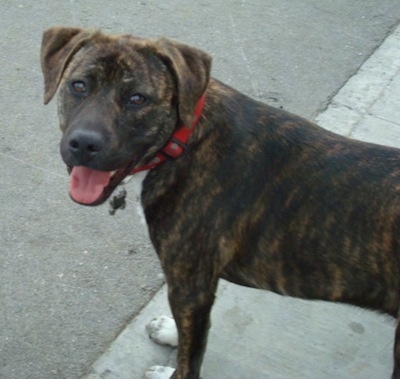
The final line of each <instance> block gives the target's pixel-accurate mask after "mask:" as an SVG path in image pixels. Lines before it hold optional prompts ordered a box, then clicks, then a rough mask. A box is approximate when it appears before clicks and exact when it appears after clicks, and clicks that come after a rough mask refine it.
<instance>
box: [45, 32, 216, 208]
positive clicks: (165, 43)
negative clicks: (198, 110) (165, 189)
mask: <svg viewBox="0 0 400 379" xmlns="http://www.w3.org/2000/svg"><path fill="white" fill-rule="evenodd" d="M41 64H42V71H43V75H44V82H45V94H44V102H45V104H47V103H48V102H49V101H50V100H51V99H52V98H53V96H54V95H55V93H56V92H57V89H59V92H58V108H59V118H60V127H61V130H62V132H63V137H62V139H61V144H60V150H61V155H62V158H63V160H64V162H65V164H66V165H67V166H68V168H69V169H70V172H71V186H70V193H71V197H72V198H73V199H74V200H75V201H77V202H79V203H82V204H86V205H97V204H101V203H102V202H104V201H105V200H106V199H107V198H108V197H109V196H110V194H111V193H112V191H113V190H114V189H115V187H116V186H117V185H118V184H119V183H120V182H121V181H122V180H123V179H124V178H125V177H126V176H127V175H129V173H130V172H131V170H132V169H133V167H135V166H137V165H142V164H145V163H147V162H148V161H150V160H151V159H152V158H153V157H154V156H155V154H156V153H157V151H159V150H160V149H161V148H162V147H163V146H164V145H165V144H166V142H167V141H168V140H169V138H170V137H171V135H172V134H173V132H174V131H175V130H176V128H177V127H178V126H179V125H180V124H182V123H183V124H185V125H191V122H192V118H193V114H194V109H195V106H196V103H197V101H198V100H199V98H200V96H201V95H202V94H203V93H204V91H205V89H206V87H207V84H208V81H209V74H210V66H211V58H210V57H209V56H208V55H207V54H206V53H204V52H202V51H200V50H198V49H196V48H193V47H190V46H187V45H183V44H180V43H178V42H174V41H170V40H168V39H159V40H155V41H152V40H146V39H141V38H137V37H134V36H130V35H120V36H111V35H105V34H103V33H101V32H99V31H92V30H86V29H79V28H64V27H54V28H51V29H48V30H47V31H45V32H44V34H43V40H42V49H41Z"/></svg>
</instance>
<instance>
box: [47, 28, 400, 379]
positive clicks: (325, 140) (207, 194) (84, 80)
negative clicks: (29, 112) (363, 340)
mask: <svg viewBox="0 0 400 379" xmlns="http://www.w3.org/2000/svg"><path fill="white" fill-rule="evenodd" d="M41 66H42V71H43V74H44V87H45V90H44V102H45V104H47V103H48V102H49V101H50V100H51V99H52V98H53V96H54V95H55V94H56V92H57V91H58V110H59V111H58V112H59V119H60V128H61V131H62V139H61V143H60V152H61V156H62V159H63V160H64V162H65V164H66V166H67V167H68V170H69V172H70V196H71V198H72V199H73V200H74V201H76V202H78V203H81V204H85V205H98V204H101V203H103V202H104V201H105V200H106V199H107V198H108V197H109V196H110V195H111V193H112V192H113V190H114V189H115V188H116V187H117V186H118V185H119V184H120V183H121V182H122V181H123V180H124V178H126V177H127V176H130V175H134V177H135V176H137V177H139V178H141V179H142V184H141V186H142V187H141V205H142V208H143V211H144V214H145V219H146V223H147V226H148V230H149V234H150V238H151V241H152V244H153V245H154V247H155V250H156V252H157V254H158V256H159V259H160V262H161V265H162V268H163V271H164V273H165V277H166V282H167V285H168V298H169V303H170V306H171V310H172V313H173V316H174V320H175V323H176V327H177V333H178V338H177V339H178V352H177V365H176V366H177V367H176V369H175V370H174V369H172V368H171V369H168V368H162V367H161V368H160V367H159V368H156V369H153V370H152V371H150V372H149V373H148V374H147V375H148V377H151V378H157V379H160V378H173V379H197V378H199V376H200V368H201V364H202V360H203V355H204V351H205V348H206V342H207V334H208V329H209V326H210V310H211V307H212V305H213V302H214V297H215V291H216V288H217V283H218V280H219V278H224V279H227V280H229V281H231V282H233V283H237V284H240V285H244V286H249V287H256V288H262V289H266V290H270V291H274V292H277V293H279V294H282V295H288V296H294V297H299V298H306V299H320V300H327V301H333V302H344V303H349V304H353V305H357V306H359V307H364V308H368V309H372V310H377V311H380V312H385V313H387V314H389V315H391V316H393V317H395V318H397V317H398V311H399V295H400V293H399V289H400V283H399V280H400V273H399V270H400V262H399V259H400V150H398V149H395V148H390V147H384V146H378V145H375V144H369V143H365V142H360V141H356V140H352V139H348V138H345V137H342V136H339V135H336V134H334V133H332V132H329V131H327V130H324V129H322V128H321V127H319V126H317V125H315V124H314V123H312V122H309V121H307V120H305V119H303V118H301V117H298V116H296V115H293V114H290V113H288V112H286V111H284V110H282V109H276V108H273V107H271V106H269V105H266V104H263V103H261V102H258V101H255V100H253V99H251V98H249V97H247V96H245V95H244V94H242V93H240V92H238V91H236V90H235V89H233V88H231V87H229V86H227V85H225V84H223V83H221V82H219V81H218V80H216V79H214V78H211V77H210V69H211V58H210V56H209V55H208V54H207V53H205V52H203V51H201V50H199V49H197V48H194V47H190V46H187V45H185V44H182V43H180V42H177V41H172V40H169V39H166V38H160V39H157V40H148V39H142V38H138V37H135V36H132V35H106V34H103V33H102V32H100V31H97V30H87V29H80V28H67V27H53V28H50V29H48V30H46V31H45V32H44V34H43V39H42V47H41ZM164 321H165V320H164ZM169 326H171V325H169ZM156 328H157V325H156ZM153 329H154V328H153ZM173 339H174V338H173ZM392 377H393V378H400V327H399V326H397V329H396V333H395V341H394V369H393V376H392Z"/></svg>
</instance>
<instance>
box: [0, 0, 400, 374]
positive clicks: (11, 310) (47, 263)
mask: <svg viewBox="0 0 400 379" xmlns="http://www.w3.org/2000/svg"><path fill="white" fill-rule="evenodd" d="M399 5H400V4H399V0H332V1H320V0H296V1H295V0H254V1H235V0H232V1H222V0H220V1H218V0H214V1H211V0H201V1H178V0H165V1H163V2H159V1H145V0H142V1H128V0H119V1H116V0H111V1H110V0H107V1H105V0H101V1H94V0H88V1H83V0H82V1H79V0H69V1H66V0H64V1H52V2H50V1H44V0H37V1H27V0H26V1H23V0H21V1H13V2H1V3H0V32H1V36H2V38H1V40H0V67H1V70H0V96H1V101H0V123H1V128H2V133H1V136H0V170H1V172H2V174H3V181H2V183H3V184H2V185H1V186H0V200H1V202H2V207H1V210H2V212H1V222H0V238H1V241H0V242H1V243H0V378H5V379H25V378H33V379H50V378H51V379H53V378H54V379H60V378H67V379H71V378H79V377H80V376H81V375H82V374H83V373H84V372H85V370H86V369H87V367H89V366H90V364H91V363H92V362H93V361H94V360H95V359H96V358H97V357H98V356H99V354H101V353H102V352H103V351H104V350H105V349H106V348H107V346H108V345H109V343H110V342H111V341H113V339H114V338H115V336H116V335H117V334H118V332H119V331H120V330H122V328H123V327H124V326H125V325H126V324H127V322H128V321H129V320H130V319H131V318H132V317H134V316H135V315H136V314H137V312H138V311H139V310H140V309H141V308H142V307H143V306H144V305H145V304H147V302H148V301H149V299H151V297H152V295H153V294H154V293H155V291H156V290H157V289H158V288H159V287H160V285H161V284H162V275H161V270H160V267H159V264H158V261H157V258H156V255H155V253H154V252H153V251H152V248H151V246H150V243H149V241H148V239H147V236H146V231H145V230H144V228H143V226H142V225H141V224H140V223H139V221H138V217H137V216H136V212H135V199H133V196H132V195H131V197H130V198H129V201H128V207H127V209H126V210H124V211H123V212H119V213H117V215H115V216H114V217H110V216H108V211H107V207H105V206H102V207H98V208H95V209H88V208H85V207H79V206H77V205H75V204H73V203H72V202H71V201H70V200H69V198H68V195H67V181H68V180H67V175H66V172H65V168H64V166H63V164H62V162H61V159H60V158H59V155H58V140H59V137H60V135H59V132H58V130H57V117H56V106H55V102H54V103H52V104H50V105H49V106H47V107H44V106H43V104H42V96H43V93H42V91H43V81H42V76H41V72H40V66H39V49H40V42H41V33H42V31H43V29H45V28H46V27H48V26H51V25H55V24H64V25H75V26H86V27H98V28H101V29H103V30H104V31H107V32H116V33H122V32H123V33H125V32H129V33H133V34H137V35H141V36H150V37H157V36H161V35H164V36H169V37H172V38H176V39H179V40H181V41H184V42H186V43H188V44H193V45H195V46H198V47H200V48H202V49H204V50H206V51H208V52H209V53H211V54H212V55H213V57H214V61H213V62H214V66H213V76H215V77H217V78H219V79H220V80H222V81H224V82H226V83H228V84H230V85H232V86H234V87H236V88H238V89H240V90H241V91H243V92H245V93H246V94H248V95H250V96H253V97H255V98H258V99H260V100H262V101H265V102H268V103H270V104H272V105H275V106H282V107H284V108H285V109H287V110H289V111H292V112H295V113H298V114H300V115H302V116H305V117H308V118H314V117H315V116H316V115H317V114H318V113H319V112H320V111H322V110H323V109H325V107H326V106H327V104H328V102H329V100H330V99H331V98H332V96H334V95H335V94H336V93H337V91H338V90H339V89H340V88H341V87H342V85H343V84H344V83H345V82H346V81H347V80H348V78H349V77H350V76H352V75H353V74H354V73H355V72H356V71H357V69H358V68H359V66H360V65H361V64H362V63H363V62H364V61H365V60H366V59H367V58H368V57H369V56H370V55H371V54H372V52H373V51H374V50H375V49H376V48H377V47H378V46H379V45H380V43H381V42H382V41H383V39H384V38H385V36H386V35H388V33H389V32H390V31H391V30H392V29H393V27H394V26H395V25H397V24H398V22H399V20H400V6H399ZM128 196H129V195H128Z"/></svg>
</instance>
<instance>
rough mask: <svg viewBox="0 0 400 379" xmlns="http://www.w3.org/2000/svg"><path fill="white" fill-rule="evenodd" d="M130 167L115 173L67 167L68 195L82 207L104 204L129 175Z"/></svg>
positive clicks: (80, 167)
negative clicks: (68, 176) (68, 177)
mask: <svg viewBox="0 0 400 379" xmlns="http://www.w3.org/2000/svg"><path fill="white" fill-rule="evenodd" d="M131 167H132V165H128V166H127V167H125V168H121V169H119V170H116V171H110V172H108V171H98V170H93V169H91V168H88V167H84V166H74V167H68V171H69V173H70V185H69V193H70V196H71V198H72V200H74V201H75V202H77V203H79V204H83V205H99V204H102V203H104V202H105V201H106V200H107V199H108V198H109V197H110V195H111V194H112V192H113V191H114V189H115V188H116V187H117V186H118V185H119V184H120V183H121V182H122V181H123V180H124V178H125V177H126V176H127V175H129V174H130V172H131Z"/></svg>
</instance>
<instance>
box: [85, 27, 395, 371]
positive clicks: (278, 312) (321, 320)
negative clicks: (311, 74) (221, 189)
mask: <svg viewBox="0 0 400 379" xmlns="http://www.w3.org/2000/svg"><path fill="white" fill-rule="evenodd" d="M316 121H317V122H318V123H319V124H320V125H322V126H324V127H325V128H327V129H330V130H332V131H334V132H337V133H340V134H343V135H346V136H349V137H352V138H357V139H361V140H366V141H370V142H374V143H378V144H385V145H392V146H396V147H400V27H398V28H397V29H396V30H395V31H394V32H393V33H392V34H391V35H390V36H389V37H388V38H387V39H386V40H385V42H384V43H383V44H382V45H381V46H380V47H379V48H378V49H377V50H376V51H375V53H374V54H373V55H372V56H371V57H370V58H369V59H368V60H367V61H366V62H365V63H364V64H363V65H362V67H361V68H360V69H359V71H358V72H357V73H356V75H354V76H353V77H351V78H350V79H349V80H348V82H347V83H346V84H345V85H344V86H343V88H341V90H340V91H339V93H338V94H337V95H336V96H335V97H334V98H333V99H332V101H331V103H330V104H329V107H328V108H327V109H326V110H325V111H324V112H322V113H321V114H319V115H318V116H317V117H316ZM163 314H165V315H170V314H171V312H170V310H169V307H168V303H167V299H166V288H165V286H164V287H163V288H162V289H161V290H160V291H159V293H158V294H157V295H156V296H155V297H154V298H153V299H152V301H151V302H150V303H149V304H148V305H147V306H146V307H145V308H144V309H143V310H142V311H141V312H140V314H139V315H138V316H137V317H135V318H134V319H133V320H132V322H131V323H130V324H129V325H128V326H127V328H126V329H125V330H124V331H123V332H122V333H121V334H120V335H119V336H118V338H117V339H116V340H115V341H114V343H113V344H112V345H111V346H110V347H109V348H108V349H107V351H106V352H105V353H104V354H103V355H102V356H101V357H100V358H99V359H98V360H97V361H96V362H95V363H94V365H93V367H92V369H91V372H90V374H89V375H88V376H87V377H86V379H101V378H107V379H117V378H118V379H130V378H141V377H142V376H143V373H144V372H145V370H146V368H148V367H150V366H152V365H155V364H161V365H172V366H173V364H174V358H175V355H174V349H171V348H166V347H160V346H157V345H155V344H154V343H153V342H152V341H150V340H149V338H148V337H147V336H146V332H145V325H146V323H147V322H148V321H150V320H151V319H152V318H153V317H155V316H159V315H163ZM212 320H213V321H212V328H211V332H210V339H209V344H208V349H207V353H206V357H205V361H204V368H203V373H202V375H203V378H204V379H232V378H240V379H254V378H273V379H284V378H285V379H286V378H292V379H295V378H298V379H302V378H309V379H311V378H316V379H317V378H318V379H321V378H352V379H355V378H360V379H361V378H363V379H365V378H371V379H372V378H389V377H390V374H391V370H392V344H393V337H394V327H395V323H394V320H392V319H390V318H388V317H387V316H383V315H378V314H376V313H374V312H369V311H366V310H361V309H357V308H355V307H350V306H346V305H341V304H332V303H325V302H311V301H304V300H299V299H292V298H284V297H281V296H278V295H275V294H272V293H268V292H265V291H260V290H253V289H248V288H242V287H239V286H235V285H233V284H230V283H227V282H224V281H222V283H221V285H220V287H219V291H218V296H217V301H216V305H215V307H214V309H213V315H212Z"/></svg>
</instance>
